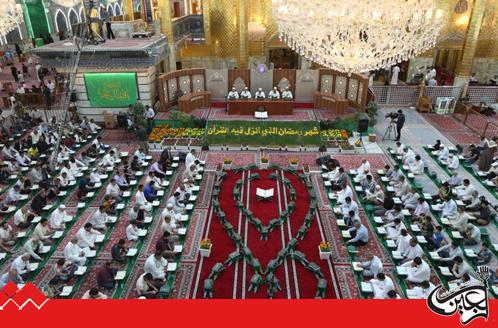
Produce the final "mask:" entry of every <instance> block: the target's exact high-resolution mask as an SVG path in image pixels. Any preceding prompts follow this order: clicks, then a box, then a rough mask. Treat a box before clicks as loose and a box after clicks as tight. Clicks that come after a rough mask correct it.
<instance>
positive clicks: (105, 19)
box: [102, 8, 116, 40]
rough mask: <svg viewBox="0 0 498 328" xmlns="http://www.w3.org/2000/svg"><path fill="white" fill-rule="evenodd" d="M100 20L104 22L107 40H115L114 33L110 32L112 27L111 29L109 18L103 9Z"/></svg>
mask: <svg viewBox="0 0 498 328" xmlns="http://www.w3.org/2000/svg"><path fill="white" fill-rule="evenodd" d="M102 19H103V20H104V23H105V28H106V30H107V38H108V39H109V40H110V39H115V38H116V37H115V36H114V32H112V27H111V17H109V13H108V12H107V9H105V8H103V13H102Z"/></svg>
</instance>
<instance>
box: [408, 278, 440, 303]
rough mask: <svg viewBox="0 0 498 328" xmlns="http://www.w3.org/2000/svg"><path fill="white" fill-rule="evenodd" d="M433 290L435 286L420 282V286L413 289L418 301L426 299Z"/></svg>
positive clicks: (430, 283)
mask: <svg viewBox="0 0 498 328" xmlns="http://www.w3.org/2000/svg"><path fill="white" fill-rule="evenodd" d="M434 289H436V286H434V284H433V283H432V282H430V281H422V283H421V284H420V286H415V287H413V290H414V291H415V295H416V298H419V299H427V298H428V297H429V295H430V294H431V293H432V291H433V290H434Z"/></svg>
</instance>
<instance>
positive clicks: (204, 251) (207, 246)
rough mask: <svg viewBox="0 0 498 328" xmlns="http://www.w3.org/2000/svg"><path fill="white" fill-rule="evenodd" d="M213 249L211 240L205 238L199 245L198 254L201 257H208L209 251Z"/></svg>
mask: <svg viewBox="0 0 498 328" xmlns="http://www.w3.org/2000/svg"><path fill="white" fill-rule="evenodd" d="M212 248H213V243H212V242H211V239H208V238H205V239H203V240H201V245H200V246H199V253H201V256H202V257H209V256H210V255H211V249H212Z"/></svg>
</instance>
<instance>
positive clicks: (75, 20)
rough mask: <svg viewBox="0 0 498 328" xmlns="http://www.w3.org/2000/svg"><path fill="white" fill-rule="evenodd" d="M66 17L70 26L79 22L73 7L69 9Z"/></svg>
mask: <svg viewBox="0 0 498 328" xmlns="http://www.w3.org/2000/svg"><path fill="white" fill-rule="evenodd" d="M68 17H69V24H70V25H71V26H73V25H76V24H78V23H79V22H80V18H79V16H78V14H77V13H76V10H74V9H73V8H71V9H69V12H68ZM71 29H72V28H71Z"/></svg>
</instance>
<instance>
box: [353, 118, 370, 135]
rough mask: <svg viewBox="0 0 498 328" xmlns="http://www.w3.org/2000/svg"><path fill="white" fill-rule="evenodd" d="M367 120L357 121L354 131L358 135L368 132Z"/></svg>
mask: <svg viewBox="0 0 498 328" xmlns="http://www.w3.org/2000/svg"><path fill="white" fill-rule="evenodd" d="M368 122H369V120H368V118H367V117H361V118H359V119H358V126H357V127H356V131H357V132H360V133H364V132H367V131H368Z"/></svg>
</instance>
